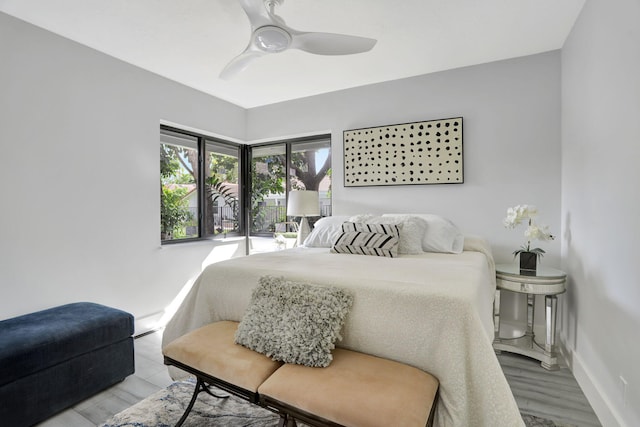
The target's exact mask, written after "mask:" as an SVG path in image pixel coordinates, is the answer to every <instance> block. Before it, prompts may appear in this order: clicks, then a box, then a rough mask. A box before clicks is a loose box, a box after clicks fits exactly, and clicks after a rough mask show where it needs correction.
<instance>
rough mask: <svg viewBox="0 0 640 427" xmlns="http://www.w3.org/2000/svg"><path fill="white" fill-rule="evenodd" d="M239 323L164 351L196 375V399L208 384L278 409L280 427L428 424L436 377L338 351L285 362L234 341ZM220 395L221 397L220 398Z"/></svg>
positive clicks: (211, 328)
mask: <svg viewBox="0 0 640 427" xmlns="http://www.w3.org/2000/svg"><path fill="white" fill-rule="evenodd" d="M237 327H238V323H236V322H229V321H223V322H216V323H212V324H209V325H206V326H203V327H201V328H199V329H196V330H194V331H192V332H189V333H187V334H185V335H183V336H182V337H180V338H178V339H176V340H174V341H172V342H171V343H169V344H168V345H167V346H165V347H164V348H163V353H164V360H165V364H167V365H173V366H176V367H178V368H181V369H183V370H184V371H186V372H188V373H190V374H193V375H195V376H196V378H197V383H196V388H195V390H194V393H193V396H192V398H191V402H190V403H189V405H188V406H187V409H186V410H185V413H184V414H183V416H182V418H181V419H180V420H179V422H178V424H176V426H177V427H178V426H181V425H182V423H183V422H184V421H185V419H186V418H187V415H188V414H189V411H190V410H191V408H192V407H193V404H194V403H195V400H196V398H197V395H198V394H199V393H200V392H202V391H205V392H208V393H210V391H209V390H208V389H207V384H212V385H215V386H217V387H219V388H221V389H223V390H225V391H228V392H230V393H233V394H235V395H237V396H240V397H243V398H245V399H247V400H249V401H251V402H253V403H256V404H259V405H261V406H264V407H265V408H267V409H270V410H272V411H274V412H277V413H279V414H280V425H281V426H284V425H285V424H286V425H295V420H299V421H301V422H304V423H306V424H309V425H313V426H341V425H345V426H363V427H364V426H366V427H374V426H385V427H386V426H390V425H398V426H403V427H404V426H406V427H411V426H416V427H417V426H419V427H423V426H425V425H431V422H432V419H433V413H434V408H435V403H436V400H437V391H438V380H437V379H435V378H434V377H433V376H431V375H430V374H428V373H426V372H424V371H421V370H419V369H417V368H413V367H410V366H407V365H404V364H402V363H398V362H393V361H390V360H386V359H382V358H378V357H373V356H370V355H366V354H362V353H358V352H354V351H349V350H345V349H335V350H334V351H333V361H332V363H331V364H330V365H329V367H326V368H312V367H306V366H301V365H294V364H282V363H281V362H276V361H273V360H271V359H270V358H268V357H267V356H265V355H263V354H261V353H257V352H255V351H253V350H249V349H247V348H245V347H243V346H241V345H238V344H235V340H234V334H235V331H236V329H237ZM218 397H221V396H218Z"/></svg>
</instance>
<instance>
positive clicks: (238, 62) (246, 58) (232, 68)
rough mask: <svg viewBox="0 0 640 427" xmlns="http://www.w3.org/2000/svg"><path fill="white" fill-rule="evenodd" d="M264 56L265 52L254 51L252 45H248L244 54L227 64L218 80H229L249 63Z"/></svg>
mask: <svg viewBox="0 0 640 427" xmlns="http://www.w3.org/2000/svg"><path fill="white" fill-rule="evenodd" d="M262 55H265V52H262V51H259V50H257V49H254V48H253V46H252V45H249V46H248V47H247V48H246V49H245V51H244V52H242V53H241V54H240V55H238V56H236V57H235V58H233V59H232V60H231V62H229V63H228V64H227V65H226V67H224V69H223V70H222V72H221V73H220V78H221V79H223V80H229V79H231V78H233V77H234V76H236V75H237V74H238V73H241V72H243V71H244V70H245V69H246V68H247V67H248V66H249V64H250V63H251V62H253V61H254V60H256V59H257V58H259V57H261V56H262Z"/></svg>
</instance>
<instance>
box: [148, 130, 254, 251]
mask: <svg viewBox="0 0 640 427" xmlns="http://www.w3.org/2000/svg"><path fill="white" fill-rule="evenodd" d="M240 159H241V147H240V146H239V145H238V144H233V143H231V142H227V141H220V140H216V139H214V138H211V137H207V136H203V135H198V134H194V133H191V132H186V131H182V130H179V129H175V128H171V127H168V126H161V128H160V188H161V194H160V235H161V236H160V237H161V240H162V241H163V242H164V243H167V242H175V241H181V240H192V239H198V238H203V237H208V238H210V237H222V236H226V235H228V234H230V233H231V234H237V233H239V232H240V231H241V218H242V215H241V212H240V210H241V205H242V204H241V203H240V187H239V184H240V178H239V177H240V174H241V168H240Z"/></svg>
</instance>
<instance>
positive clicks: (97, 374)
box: [0, 302, 135, 427]
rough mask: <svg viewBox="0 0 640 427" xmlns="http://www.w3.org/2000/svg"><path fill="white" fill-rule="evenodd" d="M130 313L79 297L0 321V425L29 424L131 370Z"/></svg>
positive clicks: (110, 383) (47, 416)
mask: <svg viewBox="0 0 640 427" xmlns="http://www.w3.org/2000/svg"><path fill="white" fill-rule="evenodd" d="M132 335H133V316H132V315H131V314H129V313H126V312H124V311H121V310H117V309H114V308H110V307H106V306H104V305H100V304H94V303H87V302H80V303H73V304H67V305H62V306H59V307H54V308H51V309H48V310H43V311H39V312H36V313H31V314H26V315H24V316H19V317H14V318H12V319H7V320H3V321H0V424H1V425H3V426H4V425H6V426H12V427H19V426H31V425H33V424H36V423H38V422H40V421H42V420H44V419H46V418H49V417H51V416H52V415H54V414H55V413H57V412H59V411H61V410H63V409H65V408H68V407H69V406H71V405H74V404H76V403H78V402H80V401H82V400H84V399H86V398H88V397H90V396H92V395H93V394H95V393H97V392H99V391H101V390H103V389H105V388H107V387H109V386H111V385H113V384H115V383H117V382H119V381H122V380H123V379H124V378H125V377H127V376H128V375H130V374H132V373H133V372H134V369H135V368H134V360H133V337H132Z"/></svg>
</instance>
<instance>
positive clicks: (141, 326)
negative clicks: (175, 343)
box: [133, 310, 164, 336]
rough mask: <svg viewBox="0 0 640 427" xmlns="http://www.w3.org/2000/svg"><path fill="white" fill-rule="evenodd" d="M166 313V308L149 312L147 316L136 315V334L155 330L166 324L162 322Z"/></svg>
mask: <svg viewBox="0 0 640 427" xmlns="http://www.w3.org/2000/svg"><path fill="white" fill-rule="evenodd" d="M163 315H164V310H161V311H157V312H155V313H151V314H147V315H146V316H142V317H136V318H135V320H134V333H133V335H134V336H137V335H141V334H144V333H146V332H151V331H154V330H156V329H158V328H161V327H162V326H164V325H161V324H160V320H161V319H162V316H163Z"/></svg>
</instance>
